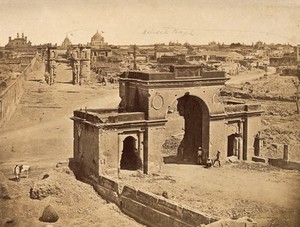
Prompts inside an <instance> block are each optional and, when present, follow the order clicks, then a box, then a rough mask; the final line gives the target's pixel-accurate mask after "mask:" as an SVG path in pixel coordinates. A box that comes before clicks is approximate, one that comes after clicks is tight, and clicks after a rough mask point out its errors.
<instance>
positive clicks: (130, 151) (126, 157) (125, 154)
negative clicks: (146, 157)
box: [120, 136, 142, 170]
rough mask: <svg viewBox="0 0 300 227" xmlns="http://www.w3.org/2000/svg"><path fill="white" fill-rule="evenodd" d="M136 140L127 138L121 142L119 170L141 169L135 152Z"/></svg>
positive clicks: (130, 137) (140, 163) (140, 162)
mask: <svg viewBox="0 0 300 227" xmlns="http://www.w3.org/2000/svg"><path fill="white" fill-rule="evenodd" d="M136 145H137V142H136V139H135V138H134V137H132V136H127V137H126V138H125V139H124V141H123V150H122V156H121V164H120V165H121V166H120V167H121V169H127V170H138V169H140V168H141V167H142V160H141V159H140V157H139V155H138V151H137V148H136V147H137V146H136Z"/></svg>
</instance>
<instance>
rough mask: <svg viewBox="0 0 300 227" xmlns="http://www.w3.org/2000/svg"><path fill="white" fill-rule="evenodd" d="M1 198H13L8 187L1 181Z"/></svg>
mask: <svg viewBox="0 0 300 227" xmlns="http://www.w3.org/2000/svg"><path fill="white" fill-rule="evenodd" d="M0 198H1V199H11V197H10V196H9V193H8V187H7V185H6V184H5V183H0Z"/></svg>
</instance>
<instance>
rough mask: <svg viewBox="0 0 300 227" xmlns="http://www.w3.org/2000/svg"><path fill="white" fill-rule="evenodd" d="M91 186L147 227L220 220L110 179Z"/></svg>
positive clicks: (93, 179)
mask: <svg viewBox="0 0 300 227" xmlns="http://www.w3.org/2000/svg"><path fill="white" fill-rule="evenodd" d="M87 183H89V184H91V185H93V187H94V189H95V190H96V191H97V193H98V194H99V195H100V196H102V197H103V198H105V199H107V200H108V201H110V202H113V203H115V204H117V205H118V206H119V207H120V209H121V210H122V212H124V213H125V214H127V215H129V216H130V217H133V218H134V219H135V220H137V221H138V222H140V223H142V224H145V225H147V226H153V227H154V226H162V227H165V226H180V227H181V226H182V227H185V226H200V225H201V224H209V223H212V222H215V221H217V220H218V218H216V217H213V216H210V215H208V214H205V213H202V212H200V211H197V210H194V209H192V208H189V207H188V206H184V205H181V204H178V203H176V202H173V201H171V200H169V199H166V198H164V197H162V196H158V195H155V194H152V193H150V192H146V191H143V190H139V189H135V188H133V187H130V186H127V185H123V183H122V182H121V181H119V180H116V179H113V178H111V177H108V176H99V177H90V178H89V179H88V180H87Z"/></svg>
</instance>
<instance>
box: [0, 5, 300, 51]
mask: <svg viewBox="0 0 300 227" xmlns="http://www.w3.org/2000/svg"><path fill="white" fill-rule="evenodd" d="M97 29H98V30H99V32H100V31H103V32H104V33H103V36H104V39H105V41H106V42H108V43H109V44H134V43H136V44H151V43H160V42H165V43H168V42H169V41H178V42H189V43H192V44H205V43H207V42H209V41H216V42H221V43H222V42H224V43H232V42H241V43H243V42H244V43H248V44H251V43H252V42H256V41H258V40H261V41H264V42H267V43H272V42H273V43H291V44H292V45H295V44H300V0H265V1H263V0H172V1H171V0H0V45H1V46H3V45H5V44H6V43H7V42H8V36H12V38H15V37H16V33H17V32H19V33H20V34H21V33H22V32H24V33H25V35H27V36H28V39H29V40H30V41H32V43H33V44H40V43H48V42H51V43H58V44H61V43H62V41H63V39H64V38H65V36H66V34H68V36H69V38H70V40H71V41H72V43H84V44H85V43H87V42H89V41H90V38H91V36H92V35H93V34H94V33H95V32H96V31H97Z"/></svg>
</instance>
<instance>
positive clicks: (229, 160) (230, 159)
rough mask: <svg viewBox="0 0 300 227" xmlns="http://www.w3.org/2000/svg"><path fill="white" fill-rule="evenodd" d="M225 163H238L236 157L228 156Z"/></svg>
mask: <svg viewBox="0 0 300 227" xmlns="http://www.w3.org/2000/svg"><path fill="white" fill-rule="evenodd" d="M227 161H228V162H230V163H237V162H239V160H238V157H237V156H229V157H227Z"/></svg>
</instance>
